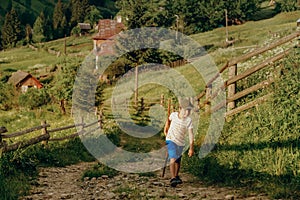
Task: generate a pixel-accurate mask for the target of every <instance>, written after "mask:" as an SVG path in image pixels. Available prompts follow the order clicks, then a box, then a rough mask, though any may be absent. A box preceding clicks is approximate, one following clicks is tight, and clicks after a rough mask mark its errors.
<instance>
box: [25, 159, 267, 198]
mask: <svg viewBox="0 0 300 200" xmlns="http://www.w3.org/2000/svg"><path fill="white" fill-rule="evenodd" d="M95 164H96V163H95V162H93V163H79V164H76V165H71V166H67V167H61V168H57V167H55V168H54V167H50V168H40V170H39V177H38V180H37V183H36V184H35V185H33V186H32V189H31V191H30V194H29V195H28V196H25V197H22V198H20V199H21V200H31V199H32V200H45V199H47V200H48V199H49V200H52V199H53V200H57V199H76V200H100V199H188V200H198V199H213V200H223V199H229V200H231V199H243V200H256V199H261V200H266V199H268V198H267V197H266V196H265V195H255V194H253V195H247V196H245V195H243V191H242V190H240V189H233V188H220V187H212V186H205V185H204V184H203V183H202V182H201V181H199V180H197V179H196V178H195V177H193V176H191V175H189V174H185V173H182V174H181V178H182V179H183V182H184V183H183V184H181V185H178V186H177V187H176V188H172V187H170V184H169V177H168V176H169V174H168V171H167V172H166V177H165V178H161V177H160V174H159V173H156V175H154V176H150V177H148V176H139V175H138V174H125V173H120V174H119V175H117V176H115V177H114V178H108V176H105V175H103V176H102V177H99V178H92V179H88V178H85V179H84V180H82V178H81V177H82V173H83V172H84V170H86V169H89V168H91V167H93V166H94V165H95Z"/></svg>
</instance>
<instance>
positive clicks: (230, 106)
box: [227, 64, 237, 110]
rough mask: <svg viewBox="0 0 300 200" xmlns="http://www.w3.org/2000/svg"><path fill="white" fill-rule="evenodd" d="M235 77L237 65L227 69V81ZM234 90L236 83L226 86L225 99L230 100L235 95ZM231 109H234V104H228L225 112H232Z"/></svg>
mask: <svg viewBox="0 0 300 200" xmlns="http://www.w3.org/2000/svg"><path fill="white" fill-rule="evenodd" d="M236 75H237V64H235V65H233V66H231V67H229V69H228V79H231V78H233V77H235V76H236ZM235 88H236V82H234V83H232V84H230V85H228V94H227V97H228V98H230V97H232V96H233V95H234V94H235ZM233 108H235V102H234V101H232V102H229V103H228V104H227V110H232V109H233Z"/></svg>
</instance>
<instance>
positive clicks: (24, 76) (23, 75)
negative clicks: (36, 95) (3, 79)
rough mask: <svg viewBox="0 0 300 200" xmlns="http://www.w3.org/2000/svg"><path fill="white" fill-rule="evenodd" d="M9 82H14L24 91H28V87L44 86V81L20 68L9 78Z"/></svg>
mask: <svg viewBox="0 0 300 200" xmlns="http://www.w3.org/2000/svg"><path fill="white" fill-rule="evenodd" d="M8 82H9V83H11V84H13V85H14V86H15V87H16V88H17V89H21V91H22V92H26V91H27V89H28V88H30V87H34V88H38V89H40V88H42V87H43V85H42V83H41V82H40V81H39V80H38V79H36V78H35V77H34V76H32V75H31V74H29V73H27V72H24V71H21V70H18V71H17V72H14V73H13V74H12V76H11V77H10V78H9V79H8Z"/></svg>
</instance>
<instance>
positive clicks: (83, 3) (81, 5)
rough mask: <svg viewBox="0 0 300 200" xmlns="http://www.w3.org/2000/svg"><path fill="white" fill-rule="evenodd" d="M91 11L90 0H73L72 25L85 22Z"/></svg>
mask: <svg viewBox="0 0 300 200" xmlns="http://www.w3.org/2000/svg"><path fill="white" fill-rule="evenodd" d="M89 11H90V4H89V0H71V12H72V17H71V27H74V26H76V25H77V24H78V23H80V22H83V21H84V18H85V16H86V15H87V14H88V13H89Z"/></svg>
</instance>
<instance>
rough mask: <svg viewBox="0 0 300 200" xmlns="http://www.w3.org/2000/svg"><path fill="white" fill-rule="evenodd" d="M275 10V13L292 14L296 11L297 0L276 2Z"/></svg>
mask: <svg viewBox="0 0 300 200" xmlns="http://www.w3.org/2000/svg"><path fill="white" fill-rule="evenodd" d="M275 10H276V11H277V12H292V11H296V10H297V0H279V1H276V7H275Z"/></svg>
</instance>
